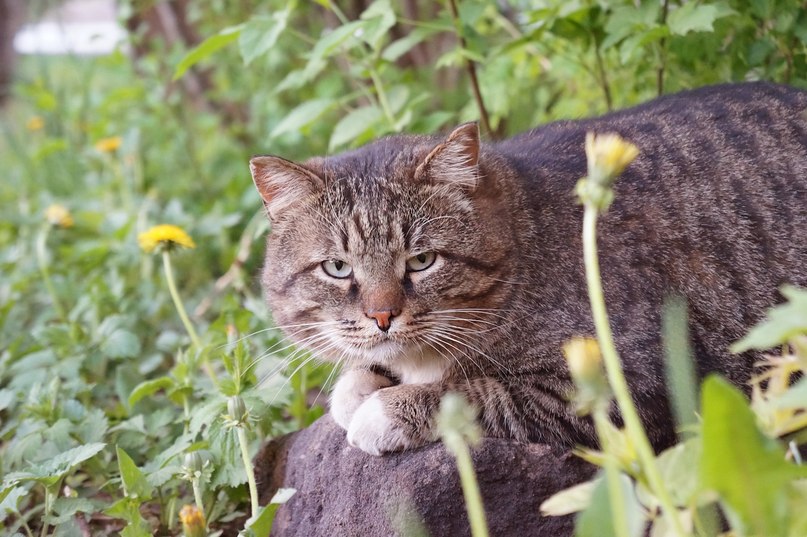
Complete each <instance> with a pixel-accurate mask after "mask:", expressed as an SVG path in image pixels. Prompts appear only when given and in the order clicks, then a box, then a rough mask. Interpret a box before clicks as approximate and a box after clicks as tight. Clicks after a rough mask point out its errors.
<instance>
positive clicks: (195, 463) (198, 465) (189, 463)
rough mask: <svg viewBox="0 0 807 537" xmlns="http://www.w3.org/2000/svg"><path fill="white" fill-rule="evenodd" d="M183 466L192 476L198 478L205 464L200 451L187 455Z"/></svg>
mask: <svg viewBox="0 0 807 537" xmlns="http://www.w3.org/2000/svg"><path fill="white" fill-rule="evenodd" d="M183 466H184V468H185V471H187V472H188V473H189V474H190V475H193V476H196V475H198V473H199V472H201V471H202V469H203V468H204V466H205V462H204V461H203V460H202V456H201V455H200V454H199V452H198V451H192V452H190V453H186V454H185V461H184V463H183Z"/></svg>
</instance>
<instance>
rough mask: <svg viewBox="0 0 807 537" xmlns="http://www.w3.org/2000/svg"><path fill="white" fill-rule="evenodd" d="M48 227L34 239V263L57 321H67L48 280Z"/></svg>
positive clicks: (54, 289)
mask: <svg viewBox="0 0 807 537" xmlns="http://www.w3.org/2000/svg"><path fill="white" fill-rule="evenodd" d="M49 232H50V226H49V225H46V226H44V227H43V228H42V231H40V232H39V235H37V238H36V261H37V264H38V265H39V272H40V273H41V274H42V281H43V282H44V283H45V289H47V291H48V294H49V295H50V299H51V301H52V302H53V309H55V310H56V315H57V316H58V317H59V320H61V321H65V320H67V316H66V315H65V312H64V308H63V307H62V303H61V302H60V301H59V295H57V294H56V288H55V287H54V286H53V281H52V280H51V279H50V269H49V268H48V254H47V250H48V233H49Z"/></svg>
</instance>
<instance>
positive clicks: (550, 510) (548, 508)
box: [540, 479, 599, 516]
mask: <svg viewBox="0 0 807 537" xmlns="http://www.w3.org/2000/svg"><path fill="white" fill-rule="evenodd" d="M598 481H599V479H594V480H591V481H586V482H585V483H580V484H578V485H575V486H573V487H569V488H567V489H565V490H562V491H560V492H556V493H555V494H553V495H552V496H550V497H549V498H547V499H546V500H544V503H542V504H541V508H540V509H541V514H542V515H543V516H563V515H569V514H572V513H577V512H578V511H582V510H583V509H585V508H586V507H588V506H589V504H590V503H591V495H592V494H593V493H594V488H595V487H596V486H597V484H598Z"/></svg>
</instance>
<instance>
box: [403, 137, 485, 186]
mask: <svg viewBox="0 0 807 537" xmlns="http://www.w3.org/2000/svg"><path fill="white" fill-rule="evenodd" d="M415 179H417V180H421V179H428V180H429V181H432V182H434V183H443V184H451V185H457V186H459V187H462V188H465V189H468V190H473V189H475V188H476V186H477V182H478V180H479V125H477V123H476V122H473V123H464V124H462V125H460V126H459V127H457V128H456V129H454V130H453V131H452V132H451V134H450V135H449V136H448V138H446V141H445V142H442V143H441V144H440V145H438V146H437V147H435V148H434V149H432V151H431V153H429V154H428V155H427V156H426V158H425V159H424V160H423V162H422V163H421V164H420V166H418V167H417V169H416V170H415Z"/></svg>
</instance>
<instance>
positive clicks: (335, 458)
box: [255, 416, 594, 537]
mask: <svg viewBox="0 0 807 537" xmlns="http://www.w3.org/2000/svg"><path fill="white" fill-rule="evenodd" d="M473 461H474V468H475V469H476V472H477V476H478V479H479V486H480V489H481V492H482V499H483V502H484V504H485V512H486V514H487V519H488V526H489V527H490V535H491V537H506V536H519V537H523V536H530V535H536V536H544V535H548V536H551V537H562V536H564V535H571V534H572V530H573V519H572V518H571V517H542V516H541V515H540V514H539V512H538V506H539V505H540V504H541V502H542V501H543V500H544V499H546V498H547V497H549V496H550V495H552V494H553V493H555V492H557V491H559V490H562V489H564V488H566V487H569V486H571V485H573V484H575V483H579V482H581V481H584V480H586V479H588V478H589V477H590V476H591V475H592V474H593V472H594V468H593V467H592V466H591V465H589V464H587V463H585V462H584V461H582V460H581V459H579V458H577V457H575V456H573V455H571V454H569V453H559V452H557V451H553V449H552V448H550V447H549V446H547V445H544V444H520V443H517V442H513V441H508V440H501V439H494V438H486V439H483V440H482V442H481V443H480V444H479V445H478V446H477V447H476V448H474V450H473ZM255 470H256V475H257V478H258V480H259V488H260V492H261V502H262V503H266V502H268V501H269V499H270V498H271V497H272V495H273V494H274V493H275V491H276V490H277V489H278V488H280V487H291V488H295V489H297V494H295V495H294V497H292V499H291V500H290V501H289V502H288V503H287V504H285V505H283V506H282V507H280V509H279V510H278V512H277V515H276V518H275V523H274V528H273V530H272V537H284V536H298V537H300V536H302V537H317V536H329V537H330V536H356V537H389V536H393V535H423V534H424V533H423V532H422V529H421V531H418V526H419V523H420V524H422V526H421V528H422V527H425V529H426V531H427V532H428V535H431V536H432V537H442V536H450V537H454V536H463V535H470V529H469V525H468V518H467V515H466V512H465V504H464V500H463V496H462V490H461V488H460V482H459V474H458V473H457V469H456V465H455V462H454V459H453V457H452V456H451V455H450V454H449V453H448V452H447V451H446V449H445V448H444V447H443V445H442V444H440V443H437V444H432V445H430V446H426V447H424V448H422V449H418V450H414V451H407V452H404V453H396V454H390V455H386V456H384V457H373V456H371V455H367V454H366V453H364V452H362V451H360V450H358V449H356V448H353V447H351V446H349V445H348V444H347V441H346V440H345V432H344V431H343V430H342V429H341V428H339V426H337V425H336V424H335V423H334V421H333V420H332V419H331V418H330V417H328V416H326V417H324V418H322V419H320V420H318V421H317V422H316V423H314V424H313V425H312V426H311V427H309V428H308V429H305V430H302V431H298V432H296V433H293V434H291V435H287V436H284V437H282V438H279V439H275V440H272V441H270V442H269V443H267V445H266V446H264V448H263V450H262V451H261V452H260V453H259V454H258V456H257V457H256V459H255ZM418 522H419V523H418Z"/></svg>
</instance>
